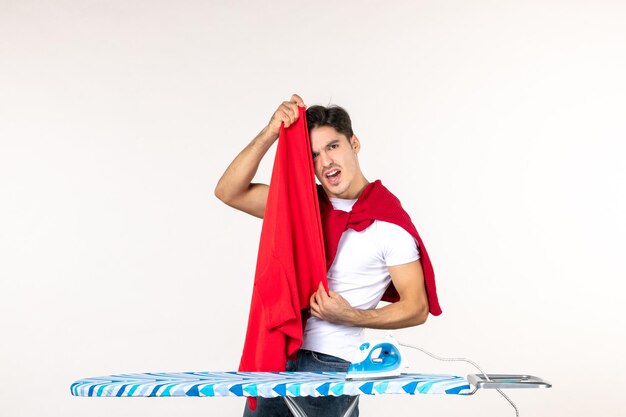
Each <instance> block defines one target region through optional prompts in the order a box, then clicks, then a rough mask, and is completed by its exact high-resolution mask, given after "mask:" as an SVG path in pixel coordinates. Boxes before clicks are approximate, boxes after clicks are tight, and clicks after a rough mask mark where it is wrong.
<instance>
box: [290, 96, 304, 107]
mask: <svg viewBox="0 0 626 417" xmlns="http://www.w3.org/2000/svg"><path fill="white" fill-rule="evenodd" d="M291 101H292V102H294V103H296V104H297V105H298V106H300V107H306V106H305V105H304V100H302V98H301V97H300V96H299V95H297V94H293V95H292V96H291Z"/></svg>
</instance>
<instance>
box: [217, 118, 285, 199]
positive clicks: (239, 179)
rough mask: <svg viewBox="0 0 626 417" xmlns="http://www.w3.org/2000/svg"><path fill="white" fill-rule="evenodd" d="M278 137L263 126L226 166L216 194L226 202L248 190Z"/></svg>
mask: <svg viewBox="0 0 626 417" xmlns="http://www.w3.org/2000/svg"><path fill="white" fill-rule="evenodd" d="M277 138H278V135H276V134H274V133H271V132H270V131H269V129H268V127H267V126H266V127H265V128H263V130H261V132H259V134H258V135H257V136H256V137H255V138H254V139H252V141H251V142H250V143H249V144H248V146H246V147H245V148H244V149H243V150H242V151H241V152H240V153H239V155H237V157H235V159H234V160H233V161H232V162H231V163H230V165H229V166H228V168H226V171H224V174H222V177H221V178H220V180H219V181H218V183H217V186H216V187H215V195H216V196H217V197H218V198H219V199H220V200H222V201H225V202H226V201H228V200H232V199H234V198H236V197H237V196H238V195H240V194H242V193H244V192H246V191H247V190H248V187H250V183H251V182H252V180H253V179H254V176H255V175H256V172H257V170H258V169H259V164H260V163H261V159H263V157H264V156H265V154H266V153H267V151H268V150H269V149H270V148H271V147H272V144H273V143H274V142H275V141H276V139H277Z"/></svg>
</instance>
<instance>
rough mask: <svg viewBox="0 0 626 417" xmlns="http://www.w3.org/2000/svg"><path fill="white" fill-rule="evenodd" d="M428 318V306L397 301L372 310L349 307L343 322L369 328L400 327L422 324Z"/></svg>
mask: <svg viewBox="0 0 626 417" xmlns="http://www.w3.org/2000/svg"><path fill="white" fill-rule="evenodd" d="M427 318H428V306H427V305H421V304H416V303H412V302H408V301H402V300H401V301H397V302H395V303H392V304H389V305H386V306H384V307H381V308H376V309H373V310H359V309H355V308H351V309H350V310H349V311H347V314H346V315H345V318H344V320H343V321H344V324H348V325H350V326H357V327H367V328H370V329H401V328H404V327H412V326H417V325H420V324H423V323H424V322H426V319H427Z"/></svg>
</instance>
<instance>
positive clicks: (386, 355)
mask: <svg viewBox="0 0 626 417" xmlns="http://www.w3.org/2000/svg"><path fill="white" fill-rule="evenodd" d="M359 350H360V353H359V357H358V359H357V360H356V362H352V363H351V364H350V366H349V367H348V372H347V374H346V379H351V380H354V379H376V378H390V377H396V376H400V374H402V371H403V370H404V369H406V368H408V364H407V363H406V362H405V360H404V359H403V357H402V353H401V352H400V345H399V344H398V342H397V341H396V340H395V339H394V338H393V337H392V336H391V335H388V336H387V337H385V338H383V339H377V340H373V341H369V342H365V343H363V344H362V345H361V346H360V348H359Z"/></svg>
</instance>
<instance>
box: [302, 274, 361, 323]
mask: <svg viewBox="0 0 626 417" xmlns="http://www.w3.org/2000/svg"><path fill="white" fill-rule="evenodd" d="M310 303H311V315H312V316H313V317H317V318H318V319H322V320H325V321H328V322H331V323H337V324H351V320H350V318H351V316H352V315H354V313H355V310H354V309H353V308H352V306H351V305H350V303H348V301H346V299H345V298H343V297H342V296H341V295H339V294H337V293H336V292H334V291H329V292H328V294H327V293H326V289H324V286H323V285H322V283H321V282H320V285H319V287H318V288H317V291H315V292H314V293H313V295H312V296H311V300H310Z"/></svg>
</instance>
